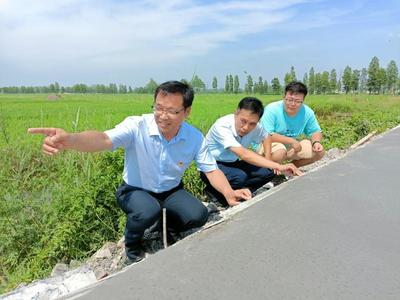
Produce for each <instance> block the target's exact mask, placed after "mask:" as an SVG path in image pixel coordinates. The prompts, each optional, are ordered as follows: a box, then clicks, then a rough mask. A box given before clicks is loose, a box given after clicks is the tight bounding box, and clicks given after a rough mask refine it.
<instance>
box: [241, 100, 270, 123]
mask: <svg viewBox="0 0 400 300" xmlns="http://www.w3.org/2000/svg"><path fill="white" fill-rule="evenodd" d="M237 108H238V110H239V109H245V110H249V111H251V112H252V113H253V114H258V116H259V118H260V119H261V117H262V115H263V113H264V106H263V104H262V102H261V100H260V99H258V98H255V97H244V98H243V99H242V100H240V102H239V104H238V107H237Z"/></svg>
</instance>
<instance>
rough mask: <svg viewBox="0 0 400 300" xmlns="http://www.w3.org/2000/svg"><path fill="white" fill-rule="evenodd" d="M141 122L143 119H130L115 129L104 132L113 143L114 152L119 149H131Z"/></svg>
mask: <svg viewBox="0 0 400 300" xmlns="http://www.w3.org/2000/svg"><path fill="white" fill-rule="evenodd" d="M140 120H141V117H128V118H126V119H125V120H124V121H122V122H121V123H119V124H118V125H116V126H115V128H113V129H109V130H106V131H105V132H104V133H105V134H107V135H108V137H109V138H110V140H111V142H112V149H111V150H112V151H114V150H116V149H117V148H119V147H122V148H129V147H130V146H131V145H132V143H133V142H134V140H135V133H136V132H137V130H138V125H139V122H140Z"/></svg>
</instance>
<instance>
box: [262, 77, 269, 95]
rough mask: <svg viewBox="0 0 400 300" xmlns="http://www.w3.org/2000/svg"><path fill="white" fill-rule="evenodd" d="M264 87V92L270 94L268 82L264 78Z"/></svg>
mask: <svg viewBox="0 0 400 300" xmlns="http://www.w3.org/2000/svg"><path fill="white" fill-rule="evenodd" d="M263 87H264V89H263V91H262V93H263V94H268V82H267V81H266V80H264V86H263Z"/></svg>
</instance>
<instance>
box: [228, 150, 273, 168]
mask: <svg viewBox="0 0 400 300" xmlns="http://www.w3.org/2000/svg"><path fill="white" fill-rule="evenodd" d="M231 151H232V152H233V153H235V154H236V155H237V156H238V157H239V158H240V159H241V160H244V161H245V162H247V163H249V164H251V165H255V166H257V167H262V168H270V169H277V168H278V167H279V166H280V165H279V164H278V163H276V162H273V161H272V160H269V159H267V158H265V157H263V156H261V155H259V154H257V153H255V152H253V151H251V150H249V149H246V148H243V147H240V148H239V147H238V148H231Z"/></svg>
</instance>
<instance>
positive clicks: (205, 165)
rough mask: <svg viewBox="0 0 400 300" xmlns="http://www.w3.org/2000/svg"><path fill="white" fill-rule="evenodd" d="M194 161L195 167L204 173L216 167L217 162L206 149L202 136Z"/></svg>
mask: <svg viewBox="0 0 400 300" xmlns="http://www.w3.org/2000/svg"><path fill="white" fill-rule="evenodd" d="M195 162H196V165H197V169H198V170H199V171H201V172H204V173H207V172H211V171H214V170H216V169H218V166H217V162H216V161H215V158H214V157H213V156H212V155H211V153H210V151H209V150H208V147H207V144H206V141H205V139H204V137H203V139H202V142H201V146H200V148H199V150H198V151H197V153H196V156H195Z"/></svg>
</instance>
